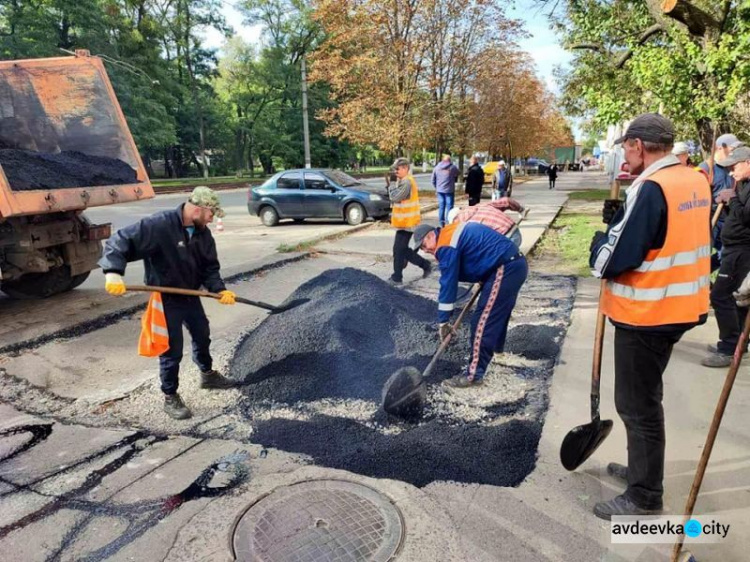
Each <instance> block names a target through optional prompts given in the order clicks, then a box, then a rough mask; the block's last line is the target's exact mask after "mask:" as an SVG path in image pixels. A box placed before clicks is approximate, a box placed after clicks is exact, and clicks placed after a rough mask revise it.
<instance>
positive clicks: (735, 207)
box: [721, 181, 750, 252]
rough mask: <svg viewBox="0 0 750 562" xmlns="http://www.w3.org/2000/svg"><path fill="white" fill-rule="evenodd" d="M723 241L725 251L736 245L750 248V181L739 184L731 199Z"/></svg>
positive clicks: (723, 230) (722, 233)
mask: <svg viewBox="0 0 750 562" xmlns="http://www.w3.org/2000/svg"><path fill="white" fill-rule="evenodd" d="M721 243H722V244H724V251H725V252H726V251H728V250H731V249H732V248H735V247H742V248H750V181H743V182H740V183H739V184H737V195H736V197H732V198H731V199H730V200H729V204H728V205H727V218H726V219H724V228H722V229H721Z"/></svg>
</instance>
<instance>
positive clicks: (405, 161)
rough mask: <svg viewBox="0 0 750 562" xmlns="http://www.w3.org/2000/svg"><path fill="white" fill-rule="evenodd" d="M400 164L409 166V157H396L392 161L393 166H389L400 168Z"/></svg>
mask: <svg viewBox="0 0 750 562" xmlns="http://www.w3.org/2000/svg"><path fill="white" fill-rule="evenodd" d="M401 166H411V163H410V162H409V159H408V158H396V160H395V161H394V162H393V166H391V167H392V168H393V169H394V170H395V169H396V168H400V167H401Z"/></svg>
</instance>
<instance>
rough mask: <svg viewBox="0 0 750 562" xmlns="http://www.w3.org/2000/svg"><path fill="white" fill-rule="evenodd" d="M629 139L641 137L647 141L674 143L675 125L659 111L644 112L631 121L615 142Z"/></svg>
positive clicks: (618, 142)
mask: <svg viewBox="0 0 750 562" xmlns="http://www.w3.org/2000/svg"><path fill="white" fill-rule="evenodd" d="M627 139H641V140H642V141H645V142H656V143H659V144H672V143H674V125H672V122H671V121H670V120H669V119H667V118H666V117H664V116H663V115H659V114H658V113H644V114H643V115H639V116H638V117H636V118H635V119H633V120H632V121H631V122H630V125H628V130H627V131H625V134H624V135H622V136H621V137H620V138H619V139H617V140H616V141H615V144H620V143H622V142H625V141H626V140H627Z"/></svg>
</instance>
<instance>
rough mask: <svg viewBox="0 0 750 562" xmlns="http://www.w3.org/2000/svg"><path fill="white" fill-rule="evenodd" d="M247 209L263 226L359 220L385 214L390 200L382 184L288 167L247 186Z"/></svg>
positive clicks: (342, 175)
mask: <svg viewBox="0 0 750 562" xmlns="http://www.w3.org/2000/svg"><path fill="white" fill-rule="evenodd" d="M247 210H248V211H249V212H250V214H251V215H257V216H258V217H260V220H261V221H262V222H263V224H265V225H266V226H275V225H277V224H278V223H279V220H281V219H294V220H295V221H297V222H301V221H302V220H304V219H312V218H315V219H342V220H345V221H346V222H348V223H349V224H360V223H362V222H363V221H364V220H365V219H366V218H368V217H372V218H375V219H377V218H381V217H387V216H388V213H390V210H391V203H390V201H389V199H388V191H387V190H386V188H385V186H383V187H372V186H369V185H367V184H364V183H362V182H361V181H359V180H357V179H355V178H353V177H351V176H350V175H348V174H345V173H344V172H340V171H338V170H287V171H285V172H279V173H278V174H276V175H275V176H273V177H272V178H270V179H269V180H267V181H266V182H265V183H264V184H263V185H260V186H258V187H252V188H250V193H249V194H248V200H247Z"/></svg>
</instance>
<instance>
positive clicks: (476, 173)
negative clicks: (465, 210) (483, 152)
mask: <svg viewBox="0 0 750 562" xmlns="http://www.w3.org/2000/svg"><path fill="white" fill-rule="evenodd" d="M469 162H470V163H471V166H469V171H468V173H467V174H466V181H465V182H464V191H465V192H466V195H468V196H469V207H473V206H474V205H478V204H479V201H480V200H481V199H482V186H483V185H484V170H482V167H481V166H480V165H479V161H478V160H477V157H476V156H472V157H471V159H470V160H469ZM448 222H450V221H448Z"/></svg>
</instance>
